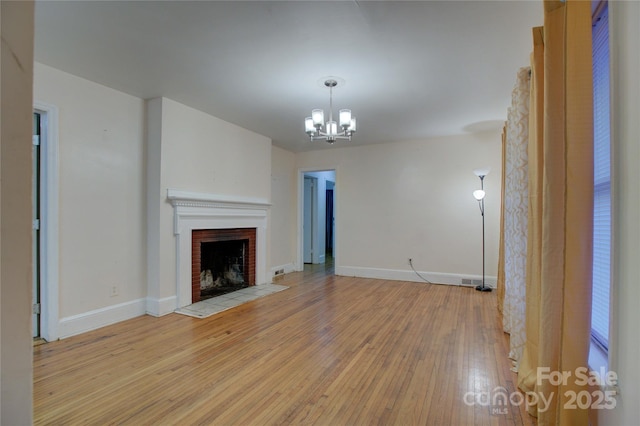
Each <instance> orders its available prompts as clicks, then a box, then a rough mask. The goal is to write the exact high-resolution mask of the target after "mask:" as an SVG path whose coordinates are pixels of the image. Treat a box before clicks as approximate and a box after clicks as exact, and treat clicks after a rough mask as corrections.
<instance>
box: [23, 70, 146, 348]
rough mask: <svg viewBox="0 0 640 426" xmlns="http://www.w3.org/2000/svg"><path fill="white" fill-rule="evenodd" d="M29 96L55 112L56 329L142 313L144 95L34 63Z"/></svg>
mask: <svg viewBox="0 0 640 426" xmlns="http://www.w3.org/2000/svg"><path fill="white" fill-rule="evenodd" d="M34 99H35V100H36V101H39V102H44V103H47V104H51V105H55V106H56V107H57V108H58V117H59V122H58V129H59V130H58V143H59V145H58V152H59V238H60V241H59V255H58V258H59V301H60V302H59V313H60V319H61V327H60V330H59V331H60V336H61V337H64V336H66V335H70V334H76V333H77V332H81V331H86V327H89V328H95V327H96V326H100V325H105V322H106V323H109V322H114V321H117V320H118V319H124V318H125V317H128V316H131V315H134V314H138V315H139V314H142V313H144V310H141V309H142V306H143V302H142V301H143V298H144V297H145V296H146V288H145V283H146V271H145V264H146V247H145V220H146V219H145V205H146V200H145V180H146V176H145V168H144V157H145V153H144V149H145V146H144V142H145V139H144V132H145V131H144V121H145V118H144V115H145V110H144V101H143V100H142V99H139V98H136V97H133V96H130V95H127V94H125V93H122V92H119V91H116V90H113V89H110V88H107V87H105V86H102V85H99V84H97V83H93V82H91V81H88V80H85V79H82V78H79V77H76V76H73V75H71V74H68V73H65V72H62V71H60V70H57V69H55V68H51V67H49V66H46V65H43V64H39V63H36V64H35V76H34ZM114 286H116V287H117V293H118V294H117V296H112V295H111V294H112V293H111V292H112V287H114ZM114 306H119V308H117V309H124V310H127V312H126V313H124V312H120V313H119V314H117V315H124V317H122V316H120V317H118V316H117V315H116V316H115V317H113V318H110V319H109V318H104V315H103V313H102V312H103V311H102V310H104V309H105V308H108V307H114ZM94 314H95V315H96V316H93V317H92V315H94ZM101 315H102V317H103V318H102V319H98V317H99V316H101ZM92 321H97V322H95V323H94V322H92Z"/></svg>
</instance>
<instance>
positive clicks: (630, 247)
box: [596, 2, 640, 425]
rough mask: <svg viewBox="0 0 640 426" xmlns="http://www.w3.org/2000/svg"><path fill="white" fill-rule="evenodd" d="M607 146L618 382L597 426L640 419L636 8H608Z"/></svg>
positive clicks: (613, 360) (639, 22)
mask: <svg viewBox="0 0 640 426" xmlns="http://www.w3.org/2000/svg"><path fill="white" fill-rule="evenodd" d="M609 19H610V25H609V28H610V45H611V71H612V72H611V83H612V92H611V109H612V126H611V143H612V147H613V167H612V169H611V170H612V178H613V179H612V185H613V205H614V207H613V210H614V215H613V227H614V231H613V241H612V249H613V250H612V258H613V280H612V289H613V293H612V295H613V297H612V298H611V300H612V313H613V321H612V326H611V336H610V340H609V342H610V347H609V354H610V361H609V368H610V369H611V370H613V371H615V372H616V373H617V374H618V377H619V388H620V394H619V395H618V397H617V408H616V409H615V410H611V411H610V410H597V412H596V415H597V417H598V424H599V425H631V424H637V423H638V419H640V405H638V401H640V369H639V368H638V360H640V332H639V331H638V324H639V323H640V310H639V309H638V302H639V301H640V285H639V284H638V277H639V276H640V261H639V260H640V259H639V258H640V189H639V187H638V182H640V173H639V172H638V164H640V146H639V145H638V135H640V124H639V121H638V117H640V83H639V82H638V75H640V51H639V50H638V42H639V41H640V3H638V2H609Z"/></svg>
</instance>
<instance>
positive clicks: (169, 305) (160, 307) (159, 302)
mask: <svg viewBox="0 0 640 426" xmlns="http://www.w3.org/2000/svg"><path fill="white" fill-rule="evenodd" d="M146 301H147V303H146V305H147V308H146V312H145V313H146V314H149V315H152V316H154V317H161V316H163V315H167V314H170V313H171V312H173V311H175V310H176V307H177V306H178V298H177V297H176V296H170V297H165V298H162V299H155V298H151V297H147V298H146ZM187 304H189V303H187Z"/></svg>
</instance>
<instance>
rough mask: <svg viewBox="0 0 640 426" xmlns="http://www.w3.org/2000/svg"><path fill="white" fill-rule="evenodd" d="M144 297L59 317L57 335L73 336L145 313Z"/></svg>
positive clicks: (61, 336)
mask: <svg viewBox="0 0 640 426" xmlns="http://www.w3.org/2000/svg"><path fill="white" fill-rule="evenodd" d="M145 307H146V299H136V300H132V301H130V302H124V303H120V304H118V305H113V306H107V307H105V308H100V309H95V310H93V311H89V312H85V313H82V314H78V315H72V316H70V317H65V318H61V319H60V323H59V325H58V332H59V333H58V337H59V338H60V339H64V338H65V337H71V336H75V335H76V334H80V333H85V332H87V331H91V330H96V329H98V328H100V327H104V326H106V325H111V324H115V323H117V322H120V321H124V320H128V319H131V318H135V317H139V316H141V315H144V314H145Z"/></svg>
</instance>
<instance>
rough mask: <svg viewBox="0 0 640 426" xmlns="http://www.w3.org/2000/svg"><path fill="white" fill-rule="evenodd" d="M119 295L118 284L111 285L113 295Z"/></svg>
mask: <svg viewBox="0 0 640 426" xmlns="http://www.w3.org/2000/svg"><path fill="white" fill-rule="evenodd" d="M117 295H118V286H117V285H113V286H111V297H114V296H117Z"/></svg>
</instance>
